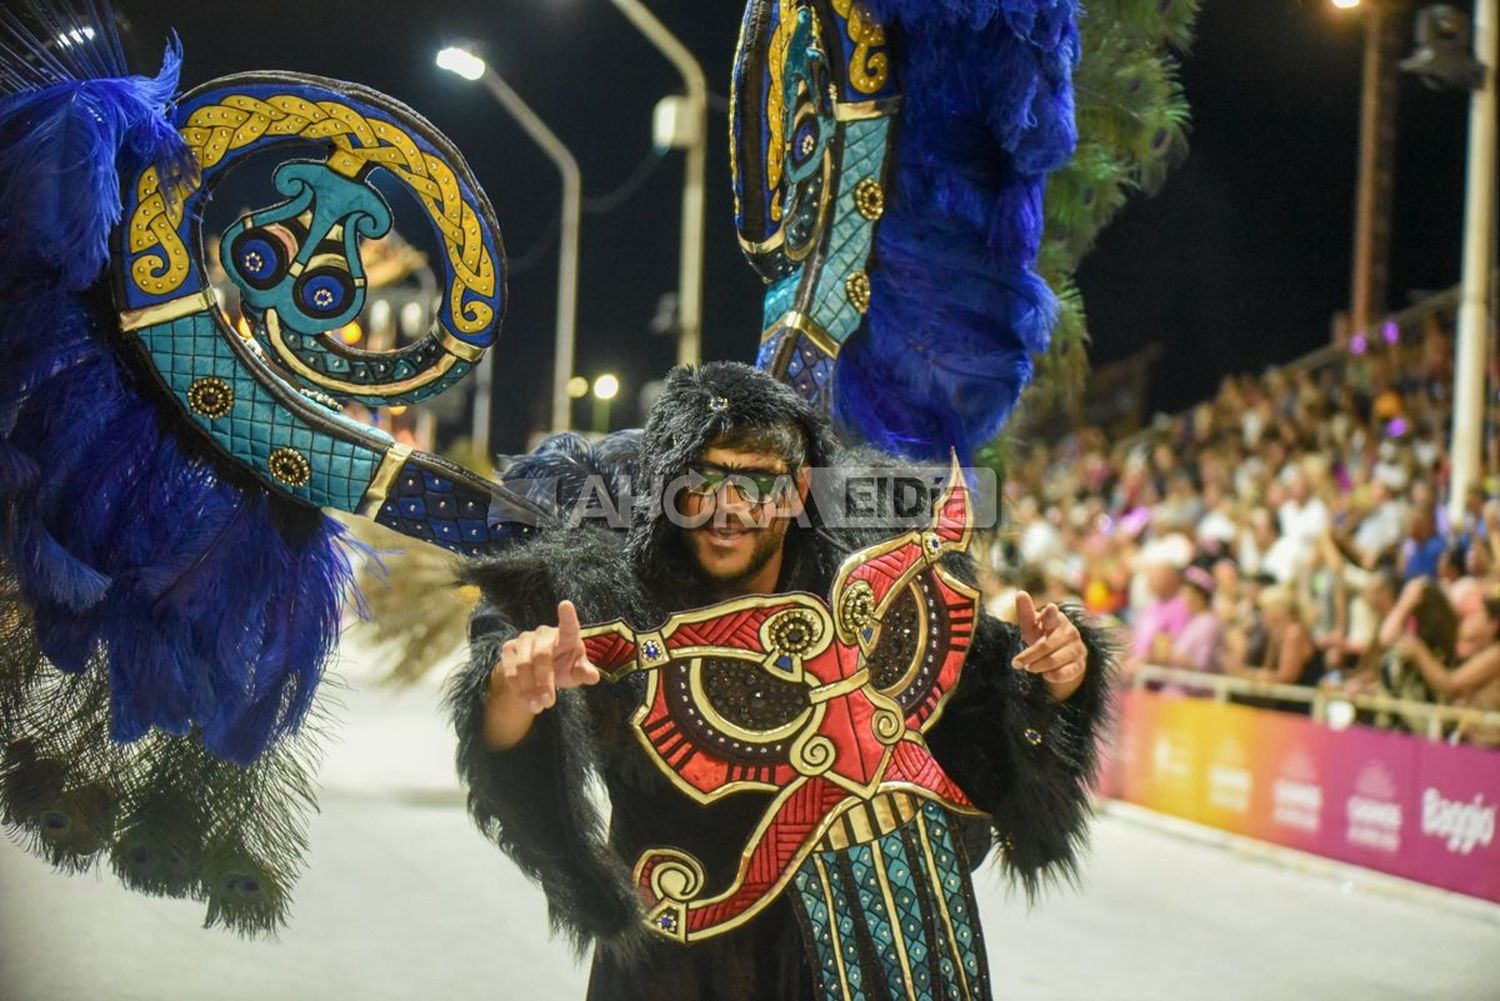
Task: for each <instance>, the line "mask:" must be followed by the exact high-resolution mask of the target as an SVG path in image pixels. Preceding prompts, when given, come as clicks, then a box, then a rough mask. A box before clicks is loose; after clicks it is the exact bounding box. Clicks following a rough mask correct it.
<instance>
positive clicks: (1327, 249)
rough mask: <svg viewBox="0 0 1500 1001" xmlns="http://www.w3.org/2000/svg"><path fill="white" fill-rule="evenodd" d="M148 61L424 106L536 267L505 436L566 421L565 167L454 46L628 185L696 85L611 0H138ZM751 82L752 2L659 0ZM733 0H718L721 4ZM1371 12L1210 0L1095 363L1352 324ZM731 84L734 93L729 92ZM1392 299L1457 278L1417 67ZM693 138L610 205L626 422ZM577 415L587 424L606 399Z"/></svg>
mask: <svg viewBox="0 0 1500 1001" xmlns="http://www.w3.org/2000/svg"><path fill="white" fill-rule="evenodd" d="M115 2H116V4H117V6H118V7H119V8H120V9H121V10H122V12H123V13H124V14H125V16H126V17H127V18H129V20H130V22H131V24H132V28H133V32H132V39H131V41H130V45H131V53H130V54H131V57H132V63H133V65H135V66H136V67H137V68H140V69H149V70H151V71H154V69H155V66H156V60H157V58H158V57H159V50H160V41H161V40H162V39H163V38H164V37H165V36H166V33H167V31H168V29H169V28H171V27H175V28H176V30H177V31H178V33H179V34H180V36H181V38H182V41H183V45H184V48H185V53H186V58H185V66H184V71H183V83H184V85H188V86H191V85H196V84H198V83H202V82H204V81H206V80H208V79H210V78H212V77H215V76H219V75H223V74H228V73H232V72H237V71H244V70H256V69H283V70H296V71H301V72H309V73H317V74H321V75H324V76H331V77H336V78H340V79H347V80H353V81H357V82H359V83H363V84H366V85H368V86H371V87H374V88H376V89H378V90H382V91H385V92H387V93H389V94H391V95H393V96H395V97H397V98H399V99H400V100H402V101H404V102H406V103H407V104H409V105H411V106H412V107H413V108H415V109H417V110H418V111H420V112H421V113H422V114H424V115H425V116H427V117H428V118H429V119H431V120H432V122H433V123H434V124H436V125H437V126H438V127H439V128H440V129H442V130H443V131H444V132H446V133H447V134H448V136H449V137H450V138H451V139H452V140H453V141H454V142H455V143H456V144H457V146H458V147H459V149H461V150H462V151H463V152H464V154H465V156H466V157H467V159H468V160H469V163H470V164H471V166H472V167H473V168H474V171H475V173H476V175H477V176H478V178H479V180H480V182H481V183H482V184H483V185H484V187H485V189H486V190H487V192H488V194H489V196H490V198H491V200H492V201H493V202H494V204H495V208H496V212H497V214H498V216H499V219H500V223H501V226H502V229H503V231H504V234H505V240H506V243H507V246H508V249H509V253H510V256H511V258H512V259H513V260H514V261H519V260H526V261H528V262H530V263H531V264H532V266H530V267H527V268H525V269H524V270H523V271H521V272H520V273H516V274H513V275H512V278H511V281H510V303H509V312H508V316H507V319H506V322H505V327H504V330H503V333H502V337H501V341H500V347H499V352H500V354H499V356H498V362H499V363H498V365H497V369H496V380H497V395H496V407H497V413H496V434H495V446H496V448H497V449H498V450H501V451H515V450H518V449H520V448H521V447H522V446H523V445H524V444H525V439H526V435H527V433H528V431H529V430H531V429H533V428H535V427H538V426H540V425H541V424H543V423H545V419H546V413H547V408H548V399H549V392H550V384H551V350H552V340H553V322H554V313H553V309H554V301H555V291H554V284H553V283H554V278H555V262H556V254H555V252H553V251H551V250H549V249H548V247H547V245H546V241H547V240H548V238H549V234H550V232H551V231H552V229H551V227H552V224H553V222H554V221H555V218H556V215H557V208H558V200H559V192H560V188H559V184H558V180H557V176H556V173H555V171H554V170H553V168H552V167H551V164H550V162H549V161H548V160H546V159H545V158H544V156H543V155H542V154H541V152H540V151H538V150H537V149H536V148H535V147H534V146H533V145H532V144H531V143H530V141H529V140H528V139H527V138H526V137H525V135H524V134H523V133H522V132H521V131H520V129H519V128H518V127H517V126H515V125H514V124H513V123H512V122H511V121H510V120H509V119H508V118H507V117H506V115H505V114H504V113H503V111H502V110H501V109H500V108H499V107H498V105H496V104H495V103H494V102H493V100H492V99H491V98H490V97H489V96H488V95H487V93H485V92H484V90H483V89H482V88H481V87H479V86H478V85H470V84H467V83H465V82H464V81H462V80H460V79H458V78H457V77H454V76H452V75H451V74H447V73H443V72H441V71H439V70H437V69H436V68H435V67H434V66H433V62H432V57H433V53H434V52H435V51H436V50H437V49H438V48H439V47H441V46H442V45H443V44H447V43H451V42H454V41H459V40H464V39H471V40H474V41H477V42H478V43H480V44H481V45H482V46H484V47H485V48H486V49H487V50H488V54H489V58H490V61H491V63H492V64H493V65H495V66H496V68H497V69H498V70H499V72H500V73H501V74H502V75H503V76H505V78H506V79H507V80H509V81H510V83H511V84H512V86H514V87H515V88H516V90H518V91H519V92H520V93H521V94H522V96H523V97H525V98H526V99H527V100H528V101H529V102H530V103H531V104H532V105H533V106H534V107H535V108H536V109H537V111H538V112H539V113H540V114H541V115H542V116H543V118H545V119H546V120H547V121H548V123H549V124H551V125H552V127H553V128H554V130H555V131H556V132H557V133H558V134H559V136H560V137H561V138H562V139H563V140H564V142H566V143H567V144H568V145H569V146H571V147H572V148H573V150H574V151H575V153H576V155H577V157H578V159H579V162H580V164H581V167H582V172H583V177H584V189H585V196H586V197H594V196H598V195H602V194H605V193H607V192H609V191H611V190H614V189H615V188H616V187H617V186H619V185H620V184H621V183H622V182H624V181H625V180H626V179H627V178H629V177H630V176H631V175H632V173H633V172H634V171H635V170H636V168H637V167H638V165H639V164H640V163H641V162H642V159H643V158H644V157H645V156H647V154H648V153H649V149H650V140H651V135H650V121H651V111H652V107H653V106H654V104H655V103H656V101H657V99H658V98H659V97H661V96H662V95H664V94H667V93H670V92H672V91H674V90H676V89H678V88H679V83H678V78H677V76H676V74H675V72H674V71H673V70H672V68H671V67H670V65H669V64H667V63H666V62H665V61H664V60H663V59H662V58H661V57H660V56H658V55H657V54H656V52H655V50H653V49H652V48H651V47H650V46H649V45H648V43H647V42H646V41H645V40H644V39H643V38H641V37H640V36H639V35H638V34H636V32H635V30H634V29H633V28H632V27H631V26H630V25H629V23H628V22H627V21H626V20H625V19H624V18H623V17H622V16H621V15H620V14H619V13H618V12H617V11H616V10H615V9H614V8H613V7H612V6H611V5H610V4H609V3H608V0H490V2H488V3H461V2H453V0H430V2H427V3H422V4H415V3H412V4H400V5H398V4H394V3H389V2H378V3H369V2H364V3H355V2H345V0H322V2H309V0H302V2H285V0H260V2H258V3H254V4H238V3H235V4H228V3H220V2H195V3H186V2H182V0H149V2H147V0H115ZM650 2H651V6H652V8H653V10H655V11H656V12H657V14H658V15H659V16H660V17H661V18H662V20H663V21H665V22H666V23H667V24H668V25H669V26H671V27H672V28H673V30H675V31H677V32H678V33H679V34H680V35H681V36H682V38H683V40H684V41H685V42H686V43H687V44H688V45H689V47H690V48H691V49H692V50H693V51H694V52H695V53H696V54H697V55H698V57H699V58H700V60H701V61H702V62H703V65H704V68H705V71H706V72H707V74H708V78H709V86H710V90H711V91H712V92H715V93H717V94H718V95H720V96H721V97H722V96H723V95H725V94H727V91H728V79H729V69H730V63H731V61H732V57H733V52H734V45H735V40H736V35H737V33H738V28H739V14H740V8H739V6H738V4H736V3H732V2H727V0H716V2H714V3H708V2H705V0H650ZM710 11H712V12H711V13H710ZM1357 21H1358V19H1357V17H1355V16H1352V15H1350V14H1349V13H1346V12H1338V11H1334V10H1333V9H1331V7H1330V6H1329V5H1328V3H1327V2H1326V0H1255V2H1253V3H1252V2H1247V0H1208V3H1207V4H1206V6H1205V10H1204V14H1203V17H1202V19H1201V22H1200V26H1199V32H1198V42H1197V44H1196V46H1195V48H1194V51H1193V53H1192V55H1191V56H1190V57H1189V58H1188V59H1187V61H1186V65H1185V69H1184V81H1185V83H1186V86H1187V91H1188V97H1189V100H1190V102H1191V103H1192V106H1193V117H1194V126H1193V133H1192V152H1191V154H1190V156H1189V157H1188V158H1187V160H1186V161H1185V162H1184V163H1183V164H1182V166H1181V167H1180V168H1179V169H1178V170H1177V172H1176V173H1175V174H1174V175H1173V177H1172V178H1171V180H1170V181H1169V182H1168V183H1167V185H1166V186H1165V188H1164V189H1163V190H1162V192H1161V193H1160V194H1159V195H1157V196H1156V197H1155V198H1153V199H1150V200H1142V201H1137V202H1135V203H1134V204H1132V205H1131V206H1130V207H1129V208H1127V209H1126V211H1125V212H1124V213H1123V214H1122V215H1121V216H1120V218H1119V219H1118V220H1117V221H1116V222H1115V223H1114V225H1113V226H1112V227H1111V228H1110V229H1109V230H1108V231H1107V232H1106V233H1105V234H1104V236H1103V238H1102V239H1101V241H1100V243H1099V246H1098V248H1097V250H1096V251H1095V252H1094V254H1093V255H1092V256H1091V257H1090V258H1089V259H1088V261H1087V262H1086V263H1085V265H1084V268H1083V271H1082V274H1081V276H1080V284H1081V286H1082V289H1083V292H1084V295H1085V299H1086V302H1087V305H1088V309H1089V313H1090V317H1091V329H1092V333H1093V337H1094V346H1093V357H1094V359H1095V362H1096V364H1099V363H1106V362H1109V361H1111V360H1114V359H1118V358H1122V357H1125V356H1127V355H1129V354H1131V353H1133V352H1134V351H1136V350H1138V349H1139V348H1141V347H1143V346H1145V345H1146V344H1149V343H1151V342H1153V341H1155V342H1160V343H1161V344H1162V345H1163V346H1164V347H1165V348H1166V352H1165V354H1164V357H1163V360H1162V362H1161V364H1160V366H1159V368H1158V371H1157V373H1156V377H1155V379H1154V383H1153V391H1152V403H1153V404H1154V405H1155V406H1157V407H1160V408H1166V409H1177V408H1181V407H1183V406H1186V405H1188V404H1191V403H1192V402H1194V401H1195V400H1196V399H1199V398H1201V397H1202V396H1204V395H1205V394H1207V393H1209V392H1211V391H1212V389H1213V387H1214V385H1215V384H1216V382H1217V380H1218V377H1219V376H1220V375H1222V374H1224V373H1225V372H1228V371H1237V370H1244V369H1259V368H1261V367H1263V366H1264V365H1266V364H1268V363H1271V362H1277V361H1287V360H1290V359H1292V358H1294V357H1296V356H1298V355H1300V354H1302V353H1304V352H1306V351H1308V350H1311V349H1313V348H1316V347H1318V346H1319V345H1321V344H1322V343H1324V342H1325V341H1326V339H1327V337H1328V329H1329V317H1330V314H1331V313H1332V312H1333V311H1334V310H1336V309H1339V308H1342V307H1343V306H1344V305H1345V303H1346V301H1347V298H1348V273H1349V262H1350V254H1351V243H1352V229H1353V220H1352V213H1353V204H1354V178H1355V166H1356V158H1357V152H1358V151H1357V140H1358V136H1357V128H1358V117H1357V116H1358V106H1359V83H1360V53H1361V37H1360V36H1361V33H1360V29H1359V26H1358V23H1357ZM711 100H712V99H711ZM1400 101H1401V113H1400V129H1401V135H1400V140H1399V143H1400V146H1399V148H1400V154H1399V174H1398V181H1397V189H1396V218H1395V227H1394V230H1395V240H1396V244H1397V249H1396V251H1395V253H1394V257H1393V261H1392V280H1391V290H1392V291H1391V295H1392V303H1391V305H1393V306H1400V305H1403V304H1404V303H1405V302H1406V301H1407V299H1406V296H1407V291H1408V290H1416V289H1438V288H1446V287H1448V286H1449V285H1451V284H1453V283H1454V282H1456V281H1457V280H1458V276H1459V270H1460V267H1459V255H1460V234H1461V216H1462V202H1463V158H1464V136H1465V126H1466V121H1467V118H1466V102H1465V100H1464V99H1463V97H1462V96H1459V95H1452V94H1432V93H1429V92H1427V91H1425V90H1423V89H1422V88H1421V87H1420V86H1419V85H1418V84H1417V83H1416V82H1415V81H1413V80H1409V79H1408V80H1404V81H1403V83H1402V85H1401V97H1400ZM716 103H717V109H716V110H711V112H710V117H709V129H710V134H711V143H710V151H709V165H708V184H709V199H708V207H707V213H708V257H707V265H706V287H705V306H704V327H705V331H704V356H705V357H706V358H733V359H740V360H746V361H748V360H750V359H751V358H752V356H753V353H754V350H755V346H756V342H757V338H758V334H759V329H760V295H761V286H760V283H759V280H758V279H757V278H756V277H755V276H754V275H753V274H752V273H751V271H750V270H749V268H748V267H747V266H746V265H745V264H744V262H743V260H742V258H741V257H740V255H739V250H738V247H737V246H736V243H735V239H734V226H733V222H732V216H731V208H730V197H729V181H728V176H729V175H728V170H729V167H728V157H727V151H726V150H727V144H726V141H725V138H724V137H725V136H726V135H727V127H728V126H727V118H726V115H725V112H724V104H723V102H722V101H721V102H716ZM680 192H681V156H680V154H675V153H674V154H669V155H668V156H667V157H666V158H664V159H663V160H662V161H661V162H660V164H659V165H658V166H657V167H656V169H655V170H654V172H653V173H652V174H651V175H650V177H649V179H648V180H647V181H646V183H645V184H644V185H643V186H642V187H641V188H640V189H639V192H638V193H637V194H636V195H635V196H634V197H633V198H631V199H630V200H628V201H627V202H625V203H624V204H623V205H622V206H621V207H620V208H618V209H617V210H615V211H613V212H610V213H608V214H604V215H598V214H594V215H586V216H585V218H584V223H583V231H582V243H583V257H582V265H581V268H582V270H581V276H580V287H581V299H580V306H579V343H578V359H579V365H578V371H579V372H580V373H582V374H584V375H589V376H592V375H595V374H597V373H599V372H604V371H613V372H616V373H618V374H619V375H620V376H621V379H622V382H623V384H624V389H623V391H622V393H621V399H620V400H619V401H617V405H616V408H615V414H614V425H615V426H616V427H620V426H629V425H631V424H634V423H637V422H638V421H639V420H640V414H639V412H638V410H637V409H636V406H635V402H634V401H635V394H636V393H637V392H638V391H639V389H640V387H641V386H642V384H643V383H644V382H645V381H646V380H648V379H652V378H656V377H659V376H660V374H661V373H662V372H664V371H665V370H666V369H667V368H668V367H669V366H670V365H671V364H672V362H673V361H674V358H675V347H674V344H673V342H672V340H671V338H669V337H661V336H657V335H653V334H652V333H651V331H650V325H651V319H652V317H653V316H654V315H655V314H656V311H657V303H658V299H659V297H660V296H661V295H662V294H663V293H667V292H671V291H673V290H674V289H675V287H676V276H677V253H678V231H679V230H678V227H679V200H680ZM577 418H578V420H579V421H580V422H582V423H587V421H588V414H587V411H586V408H585V407H580V410H579V413H578V414H577Z"/></svg>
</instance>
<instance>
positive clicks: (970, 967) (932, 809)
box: [922, 802, 989, 984]
mask: <svg viewBox="0 0 1500 1001" xmlns="http://www.w3.org/2000/svg"><path fill="white" fill-rule="evenodd" d="M922 814H923V816H924V817H925V818H926V822H927V836H928V838H929V839H930V843H931V845H932V858H933V861H934V862H935V863H936V864H937V870H938V876H939V877H940V878H941V879H942V881H943V885H942V888H941V892H942V894H943V899H944V900H945V901H946V902H947V904H948V916H949V918H951V919H952V921H953V934H954V935H955V936H957V938H958V952H959V953H960V955H962V956H963V962H964V971H965V972H966V973H967V974H968V977H969V982H970V983H971V984H978V983H980V981H981V979H982V978H987V977H988V973H989V971H988V970H986V969H985V964H984V963H983V962H982V956H981V954H980V947H979V935H978V929H977V922H978V920H979V916H978V915H977V914H976V913H975V912H974V910H973V896H972V894H971V893H970V884H969V878H968V873H967V872H966V871H965V868H964V865H965V863H964V860H963V859H962V857H961V856H960V854H959V852H958V849H957V848H956V847H955V846H954V844H953V833H952V831H951V830H950V821H949V819H948V813H947V811H945V810H944V809H943V808H942V807H940V806H938V805H937V804H936V803H931V802H929V803H924V804H923V805H922ZM945 973H946V971H945Z"/></svg>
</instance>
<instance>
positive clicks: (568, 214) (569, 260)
mask: <svg viewBox="0 0 1500 1001" xmlns="http://www.w3.org/2000/svg"><path fill="white" fill-rule="evenodd" d="M481 79H482V80H483V82H484V85H485V87H486V88H487V89H488V90H489V92H490V94H491V95H493V96H494V98H495V100H496V101H499V102H500V104H501V105H502V106H503V107H504V108H505V110H506V111H508V112H510V114H511V116H512V117H513V118H515V120H516V122H517V123H518V124H520V126H521V128H523V129H524V130H526V134H527V135H529V136H530V137H531V138H532V140H533V141H534V142H535V143H536V144H537V145H538V146H540V147H541V148H542V152H544V153H546V154H547V156H548V157H549V158H550V159H551V160H552V162H553V164H555V165H556V167H557V172H558V173H559V174H561V175H562V230H561V239H560V240H559V243H558V254H557V333H556V347H555V349H554V353H553V360H552V430H553V431H554V432H558V431H566V430H568V427H569V425H570V424H571V423H572V422H571V421H570V420H569V419H568V416H569V414H570V413H571V411H572V400H571V397H569V396H568V380H569V379H571V378H572V377H573V352H574V345H575V344H576V343H577V339H578V224H579V219H580V218H581V217H582V213H583V175H582V174H581V173H580V172H579V170H578V160H577V159H576V158H575V157H574V156H573V153H572V151H570V150H569V149H568V147H567V146H565V145H563V142H562V140H561V139H559V138H557V135H556V134H555V133H554V132H553V131H552V130H551V129H549V128H547V125H546V123H545V122H543V121H542V120H541V118H540V117H538V115H537V114H536V112H534V111H532V110H531V107H530V105H528V104H527V103H526V102H525V101H523V100H522V99H521V95H519V94H517V93H516V92H515V91H514V90H513V89H511V86H510V84H508V83H506V82H505V80H504V79H503V78H502V77H501V76H500V74H499V73H496V72H495V70H494V68H493V67H491V66H486V67H485V70H484V76H483V77H482V78H481Z"/></svg>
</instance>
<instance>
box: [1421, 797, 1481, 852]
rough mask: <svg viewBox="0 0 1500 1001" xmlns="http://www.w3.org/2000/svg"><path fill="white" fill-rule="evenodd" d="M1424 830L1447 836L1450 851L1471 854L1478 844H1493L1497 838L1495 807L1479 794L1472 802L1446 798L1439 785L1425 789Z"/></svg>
mask: <svg viewBox="0 0 1500 1001" xmlns="http://www.w3.org/2000/svg"><path fill="white" fill-rule="evenodd" d="M1422 833H1423V834H1425V835H1427V836H1428V837H1434V838H1445V839H1447V840H1446V842H1445V844H1444V846H1443V847H1445V848H1447V849H1448V850H1449V851H1450V852H1454V853H1456V854H1459V855H1467V854H1469V853H1470V852H1471V851H1473V850H1474V846H1475V845H1484V846H1485V847H1486V848H1488V847H1489V845H1490V842H1492V841H1494V839H1495V807H1494V806H1493V805H1491V806H1486V805H1485V804H1484V797H1483V796H1481V795H1478V794H1476V795H1475V796H1474V799H1473V801H1472V802H1469V803H1465V802H1463V801H1462V800H1457V799H1444V798H1443V794H1442V793H1440V792H1438V791H1437V790H1436V789H1431V788H1428V789H1425V790H1423V791H1422Z"/></svg>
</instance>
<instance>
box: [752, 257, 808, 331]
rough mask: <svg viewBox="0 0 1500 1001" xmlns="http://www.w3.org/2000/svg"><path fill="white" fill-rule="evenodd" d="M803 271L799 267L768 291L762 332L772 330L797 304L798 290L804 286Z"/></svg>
mask: <svg viewBox="0 0 1500 1001" xmlns="http://www.w3.org/2000/svg"><path fill="white" fill-rule="evenodd" d="M803 270H804V269H803V268H801V267H798V268H797V270H796V271H793V272H792V273H791V274H789V275H787V276H786V277H785V278H783V279H781V280H780V281H778V282H776V284H774V285H772V286H771V287H770V288H768V289H766V299H765V312H764V314H763V316H764V320H763V322H762V323H761V329H762V330H770V329H771V328H772V327H774V326H775V325H776V324H777V323H779V322H780V321H781V318H782V317H783V316H785V315H786V314H787V313H788V312H790V311H791V309H792V307H793V306H795V305H796V304H797V290H798V289H799V288H800V287H801V286H802V272H803Z"/></svg>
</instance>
